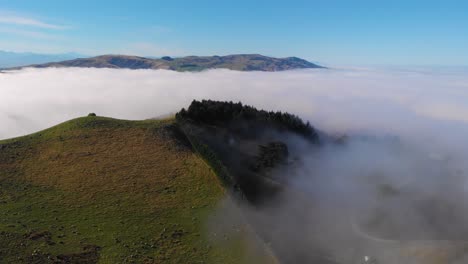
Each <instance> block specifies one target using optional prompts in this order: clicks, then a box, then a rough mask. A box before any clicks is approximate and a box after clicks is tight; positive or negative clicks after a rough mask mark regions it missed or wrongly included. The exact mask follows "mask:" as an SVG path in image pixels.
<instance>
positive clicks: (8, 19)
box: [0, 14, 67, 30]
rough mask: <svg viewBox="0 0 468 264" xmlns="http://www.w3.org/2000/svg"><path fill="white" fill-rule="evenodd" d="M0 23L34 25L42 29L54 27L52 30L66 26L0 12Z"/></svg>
mask: <svg viewBox="0 0 468 264" xmlns="http://www.w3.org/2000/svg"><path fill="white" fill-rule="evenodd" d="M0 23H1V24H11V25H20V26H29V27H36V28H42V29H54V30H60V29H66V28H67V27H65V26H62V25H56V24H51V23H47V22H44V21H41V20H37V19H34V18H29V17H24V16H18V15H11V14H1V16H0Z"/></svg>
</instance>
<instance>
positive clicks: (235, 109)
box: [176, 100, 318, 141]
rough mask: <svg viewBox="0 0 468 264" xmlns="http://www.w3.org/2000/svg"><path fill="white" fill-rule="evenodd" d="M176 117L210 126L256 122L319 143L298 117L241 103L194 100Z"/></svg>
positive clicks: (313, 130) (311, 129)
mask: <svg viewBox="0 0 468 264" xmlns="http://www.w3.org/2000/svg"><path fill="white" fill-rule="evenodd" d="M176 117H177V118H179V119H189V120H192V121H195V122H197V123H204V124H209V125H216V124H221V125H226V123H235V122H246V121H248V122H255V123H256V124H257V126H258V127H264V126H270V127H273V128H275V129H278V130H283V131H288V132H295V133H297V134H300V135H302V136H304V137H305V138H307V139H310V140H312V141H318V134H317V132H316V131H315V129H314V128H313V127H312V126H311V125H310V123H309V122H307V123H305V122H304V121H302V119H300V118H299V117H298V116H295V115H291V114H289V113H282V112H272V111H270V112H268V111H265V110H258V109H256V108H255V107H252V106H248V105H243V104H242V103H240V102H239V103H233V102H219V101H212V100H202V101H197V100H194V101H193V102H192V103H191V104H190V106H189V108H188V109H187V110H185V109H182V110H181V111H180V112H179V113H177V115H176ZM257 129H258V128H257Z"/></svg>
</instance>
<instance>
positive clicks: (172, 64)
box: [12, 54, 324, 72]
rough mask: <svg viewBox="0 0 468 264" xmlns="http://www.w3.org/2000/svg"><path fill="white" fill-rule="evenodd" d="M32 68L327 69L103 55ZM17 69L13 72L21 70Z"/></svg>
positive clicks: (287, 61) (248, 57) (260, 59)
mask: <svg viewBox="0 0 468 264" xmlns="http://www.w3.org/2000/svg"><path fill="white" fill-rule="evenodd" d="M24 67H31V68H51V67H55V68H65V67H81V68H112V69H164V70H173V71H202V70H206V69H230V70H237V71H269V72H273V71H285V70H294V69H311V68H324V67H322V66H319V65H317V64H314V63H311V62H309V61H306V60H304V59H301V58H297V57H288V58H273V57H267V56H263V55H259V54H238V55H227V56H187V57H180V58H172V57H168V56H165V57H162V58H159V59H153V58H145V57H138V56H127V55H102V56H97V57H92V58H80V59H74V60H67V61H62V62H51V63H45V64H34V65H29V66H24ZM24 67H17V68H12V69H20V68H24Z"/></svg>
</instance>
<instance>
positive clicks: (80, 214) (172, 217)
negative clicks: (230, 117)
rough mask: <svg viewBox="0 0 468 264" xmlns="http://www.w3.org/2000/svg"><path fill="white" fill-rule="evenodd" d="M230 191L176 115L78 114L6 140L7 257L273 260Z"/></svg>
mask: <svg viewBox="0 0 468 264" xmlns="http://www.w3.org/2000/svg"><path fill="white" fill-rule="evenodd" d="M224 197H225V193H224V189H223V188H222V185H221V183H220V181H219V180H218V178H217V177H216V175H215V174H214V173H213V171H212V170H211V169H210V168H209V167H208V165H207V164H206V163H205V162H204V161H203V160H202V159H201V158H199V157H198V156H197V155H196V154H194V152H193V151H192V149H191V147H190V145H189V144H187V141H186V140H185V139H184V137H183V136H182V134H181V133H180V132H178V130H177V129H176V125H175V124H174V121H173V120H162V121H122V120H115V119H109V118H103V117H84V118H78V119H75V120H72V121H69V122H66V123H63V124H60V125H58V126H56V127H53V128H50V129H48V130H45V131H42V132H39V133H36V134H33V135H30V136H25V137H21V138H16V139H11V140H6V141H0V214H1V217H0V263H242V262H246V261H248V260H250V261H253V262H254V263H262V262H263V263H267V262H270V259H269V257H267V254H265V255H263V253H257V254H255V256H254V255H252V254H251V252H249V249H248V247H249V245H251V244H252V243H257V241H255V239H254V238H252V237H255V236H254V235H253V234H252V233H250V231H249V229H248V227H247V226H246V225H245V224H244V223H243V222H242V221H237V222H236V223H234V224H233V225H232V226H230V227H229V230H224V231H223V232H225V233H218V234H213V233H212V231H210V228H209V225H208V223H209V222H210V221H209V219H210V216H211V215H212V214H213V212H215V211H216V206H217V204H218V203H219V201H220V200H222V199H223V198H224ZM231 231H232V232H231ZM212 237H218V238H222V241H223V243H219V239H215V240H213V239H212Z"/></svg>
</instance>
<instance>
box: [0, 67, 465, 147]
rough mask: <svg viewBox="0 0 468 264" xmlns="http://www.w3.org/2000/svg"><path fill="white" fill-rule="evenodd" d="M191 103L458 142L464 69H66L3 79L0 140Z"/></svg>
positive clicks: (329, 127)
mask: <svg viewBox="0 0 468 264" xmlns="http://www.w3.org/2000/svg"><path fill="white" fill-rule="evenodd" d="M193 99H216V100H229V101H242V102H243V103H245V104H251V105H254V106H256V107H258V108H264V109H267V110H281V111H289V112H292V113H295V114H297V115H299V116H301V117H302V118H304V119H307V120H310V122H311V123H312V124H313V125H314V126H316V127H317V128H319V129H321V130H324V131H328V132H337V133H341V132H349V131H371V130H372V131H385V132H388V133H405V134H408V135H409V134H415V131H424V135H420V136H423V137H434V136H435V137H438V138H440V133H443V134H444V135H446V136H445V137H446V138H449V136H454V135H452V134H457V135H456V136H457V139H459V138H458V136H460V134H463V133H458V132H467V131H466V128H467V127H468V126H467V124H468V104H467V102H468V71H463V70H459V71H457V70H439V71H437V70H430V69H422V70H421V69H418V70H401V69H400V70H395V69H393V70H379V69H365V68H363V69H330V70H298V71H286V72H275V73H270V72H237V71H229V70H211V71H205V72H201V73H179V72H173V71H165V70H157V71H155V70H115V69H87V68H63V69H25V70H21V71H11V72H6V73H0V122H1V124H2V126H0V138H9V137H15V136H20V135H24V134H28V133H31V132H35V131H37V130H40V129H44V128H47V127H50V126H52V125H55V124H57V123H60V122H63V121H66V120H68V119H71V118H75V117H79V116H84V115H86V114H88V113H90V112H96V113H97V114H98V115H101V116H109V117H115V118H121V119H146V118H153V117H158V116H161V115H166V114H169V113H174V112H177V111H178V110H180V109H181V108H182V107H187V106H188V105H189V104H190V102H191V101H192V100H193ZM455 127H456V128H457V130H458V131H454V128H455ZM459 129H462V130H463V131H459ZM417 134H420V133H417ZM465 134H466V133H465ZM454 140H456V139H454Z"/></svg>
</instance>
